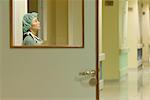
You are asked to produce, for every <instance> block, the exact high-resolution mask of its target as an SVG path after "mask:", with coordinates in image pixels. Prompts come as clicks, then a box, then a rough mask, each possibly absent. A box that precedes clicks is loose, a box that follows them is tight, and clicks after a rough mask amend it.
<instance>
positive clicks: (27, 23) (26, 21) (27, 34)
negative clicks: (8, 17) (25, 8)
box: [22, 12, 43, 46]
mask: <svg viewBox="0 0 150 100" xmlns="http://www.w3.org/2000/svg"><path fill="white" fill-rule="evenodd" d="M22 23H23V45H27V46H34V45H40V44H42V43H43V41H42V40H41V39H40V38H39V37H38V36H37V35H38V31H39V30H40V22H39V21H38V18H37V13H35V12H33V13H27V14H25V15H24V17H23V20H22Z"/></svg>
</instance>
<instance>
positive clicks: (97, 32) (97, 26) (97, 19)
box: [95, 0, 100, 100]
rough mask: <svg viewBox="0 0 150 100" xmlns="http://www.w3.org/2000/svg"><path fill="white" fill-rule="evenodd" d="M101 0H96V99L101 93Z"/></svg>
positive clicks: (98, 99)
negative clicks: (99, 16)
mask: <svg viewBox="0 0 150 100" xmlns="http://www.w3.org/2000/svg"><path fill="white" fill-rule="evenodd" d="M98 8H99V0H95V21H96V22H95V24H96V25H95V28H96V38H95V40H96V41H95V42H96V80H97V81H96V82H97V83H96V100H100V98H99V95H100V92H99V72H100V71H99V23H98V22H99V18H98V15H99V9H98Z"/></svg>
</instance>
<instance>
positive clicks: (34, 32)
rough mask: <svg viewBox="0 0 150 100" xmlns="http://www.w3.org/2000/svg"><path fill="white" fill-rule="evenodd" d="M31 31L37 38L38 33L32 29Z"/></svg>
mask: <svg viewBox="0 0 150 100" xmlns="http://www.w3.org/2000/svg"><path fill="white" fill-rule="evenodd" d="M30 31H31V33H32V34H34V35H35V36H37V32H38V31H37V30H32V29H30Z"/></svg>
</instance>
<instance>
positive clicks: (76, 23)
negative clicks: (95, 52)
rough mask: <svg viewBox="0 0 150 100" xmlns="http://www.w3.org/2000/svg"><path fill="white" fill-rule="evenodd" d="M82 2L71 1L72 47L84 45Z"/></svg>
mask: <svg viewBox="0 0 150 100" xmlns="http://www.w3.org/2000/svg"><path fill="white" fill-rule="evenodd" d="M82 29H83V28H82V0H69V3H68V38H69V39H68V41H69V45H70V46H81V45H82Z"/></svg>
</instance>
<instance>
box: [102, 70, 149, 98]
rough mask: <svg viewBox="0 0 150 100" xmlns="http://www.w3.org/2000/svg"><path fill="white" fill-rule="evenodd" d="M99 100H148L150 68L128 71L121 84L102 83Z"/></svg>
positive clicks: (114, 82) (116, 82)
mask: <svg viewBox="0 0 150 100" xmlns="http://www.w3.org/2000/svg"><path fill="white" fill-rule="evenodd" d="M100 100H150V68H149V67H144V68H143V69H138V70H136V69H130V70H128V75H127V77H126V78H125V80H123V81H121V82H120V81H109V82H104V88H103V90H101V91H100Z"/></svg>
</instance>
